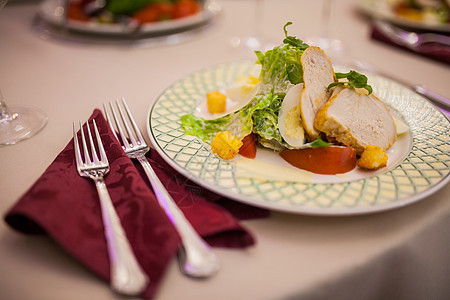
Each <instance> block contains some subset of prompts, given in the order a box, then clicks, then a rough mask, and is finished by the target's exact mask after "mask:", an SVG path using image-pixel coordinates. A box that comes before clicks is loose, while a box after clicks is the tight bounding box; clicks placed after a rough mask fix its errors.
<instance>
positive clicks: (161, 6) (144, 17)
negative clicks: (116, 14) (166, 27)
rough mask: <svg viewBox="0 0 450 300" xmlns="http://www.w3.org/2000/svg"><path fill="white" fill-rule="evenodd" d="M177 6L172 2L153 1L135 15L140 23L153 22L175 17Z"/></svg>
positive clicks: (134, 17)
mask: <svg viewBox="0 0 450 300" xmlns="http://www.w3.org/2000/svg"><path fill="white" fill-rule="evenodd" d="M174 9H175V6H174V5H173V4H172V3H152V4H149V5H147V6H145V7H144V8H142V9H141V10H139V11H138V12H137V13H135V14H134V15H133V19H135V20H137V21H139V22H140V23H152V22H159V21H163V20H171V19H173V18H174Z"/></svg>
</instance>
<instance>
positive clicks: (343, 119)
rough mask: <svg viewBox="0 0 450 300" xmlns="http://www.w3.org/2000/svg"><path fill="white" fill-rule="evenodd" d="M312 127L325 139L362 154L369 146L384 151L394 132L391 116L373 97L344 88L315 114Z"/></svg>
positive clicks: (388, 145) (392, 139)
mask: <svg viewBox="0 0 450 300" xmlns="http://www.w3.org/2000/svg"><path fill="white" fill-rule="evenodd" d="M314 126H315V127H316V128H317V129H318V130H320V131H322V132H324V133H325V134H326V135H327V137H332V138H335V139H336V140H337V141H338V142H341V143H342V144H344V145H346V146H350V147H353V148H355V149H356V152H357V153H358V154H361V153H362V152H363V151H364V149H365V148H366V147H367V146H368V145H375V146H379V147H380V148H381V149H383V150H386V149H387V148H389V147H390V146H391V145H392V144H394V142H395V140H396V138H397V129H396V125H395V122H394V119H393V118H392V115H391V113H390V112H389V110H388V108H387V107H386V105H384V103H383V102H382V101H381V100H379V99H378V98H377V97H376V96H374V95H373V94H371V95H367V93H365V92H362V91H359V90H356V89H354V88H351V87H347V88H344V89H343V90H342V91H341V92H339V93H338V94H336V95H334V96H333V97H331V98H330V100H329V101H328V102H327V103H326V104H325V105H324V106H323V107H322V109H321V110H320V111H319V112H318V113H317V117H316V119H315V121H314Z"/></svg>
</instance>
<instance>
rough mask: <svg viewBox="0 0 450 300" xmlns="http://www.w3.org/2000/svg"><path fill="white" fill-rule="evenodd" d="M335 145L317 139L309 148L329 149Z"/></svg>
mask: <svg viewBox="0 0 450 300" xmlns="http://www.w3.org/2000/svg"><path fill="white" fill-rule="evenodd" d="M331 145H333V143H328V142H325V141H324V140H322V139H321V138H320V137H318V138H317V140H315V141H314V142H312V143H310V144H309V146H311V147H316V148H317V147H328V146H331Z"/></svg>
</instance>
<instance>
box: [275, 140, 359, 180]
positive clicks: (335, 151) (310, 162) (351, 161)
mask: <svg viewBox="0 0 450 300" xmlns="http://www.w3.org/2000/svg"><path fill="white" fill-rule="evenodd" d="M280 156H281V157H282V158H283V159H284V160H285V161H287V162H288V163H290V164H291V165H293V166H294V167H297V168H300V169H303V170H307V171H310V172H313V173H317V174H327V175H331V174H339V173H346V172H348V171H351V170H353V169H354V168H355V166H356V150H355V149H353V148H351V147H343V146H328V147H314V148H304V149H290V150H284V151H281V152H280Z"/></svg>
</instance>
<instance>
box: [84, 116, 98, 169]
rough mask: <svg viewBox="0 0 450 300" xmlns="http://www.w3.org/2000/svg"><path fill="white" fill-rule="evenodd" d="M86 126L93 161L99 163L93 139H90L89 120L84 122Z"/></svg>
mask: <svg viewBox="0 0 450 300" xmlns="http://www.w3.org/2000/svg"><path fill="white" fill-rule="evenodd" d="M86 127H87V132H88V137H89V143H90V144H91V153H92V160H93V161H94V163H99V162H100V161H99V160H98V155H97V151H95V145H94V140H93V139H92V134H91V129H90V127H89V121H87V122H86ZM100 143H101V141H100Z"/></svg>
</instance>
